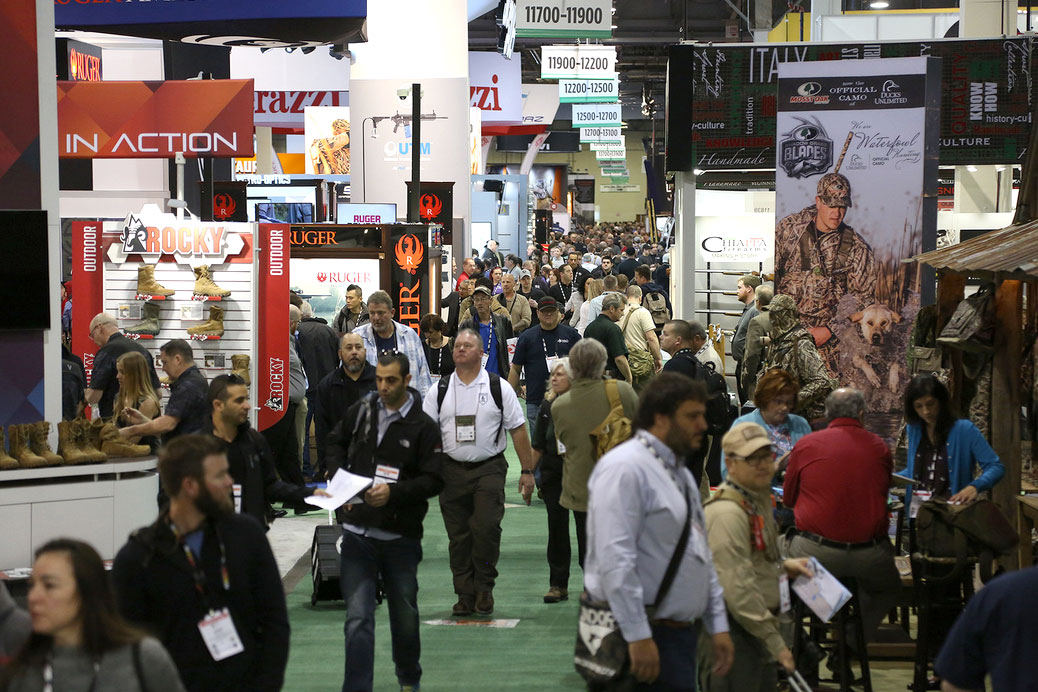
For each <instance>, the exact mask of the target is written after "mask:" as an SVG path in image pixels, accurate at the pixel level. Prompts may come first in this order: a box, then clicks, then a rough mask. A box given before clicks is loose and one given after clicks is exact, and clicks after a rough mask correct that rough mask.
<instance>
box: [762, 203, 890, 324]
mask: <svg viewBox="0 0 1038 692" xmlns="http://www.w3.org/2000/svg"><path fill="white" fill-rule="evenodd" d="M816 214H817V209H816V208H815V206H814V205H813V204H812V205H811V206H810V207H806V208H804V209H802V210H800V211H798V212H796V213H794V214H790V215H789V216H787V217H785V218H784V219H782V220H781V221H779V222H778V225H777V226H776V227H775V272H776V277H777V279H778V282H777V285H776V287H775V293H784V294H786V295H789V296H792V298H793V300H794V301H796V304H797V307H798V308H799V310H800V317H801V320H802V322H803V323H804V325H805V326H807V327H828V328H829V329H831V330H833V331H836V330H835V329H834V327H833V325H832V324H831V321H832V320H833V318H834V317H835V316H836V306H837V304H838V303H839V302H840V298H842V297H843V296H844V295H845V294H847V293H851V294H852V295H854V296H855V298H857V300H858V308H862V307H865V306H867V305H869V304H871V303H872V302H873V300H874V295H875V293H876V278H877V272H876V261H875V258H874V256H873V252H872V248H871V247H869V244H868V243H866V242H865V241H864V240H863V239H862V237H861V236H860V235H858V234H857V233H856V232H855V231H854V229H853V228H851V227H850V226H848V225H847V224H840V227H839V228H838V229H837V230H836V231H833V232H830V233H823V234H821V236H820V237H819V238H817V239H816V238H815V230H814V223H815V216H816ZM805 250H806V252H807V254H806V256H805V254H804V252H805Z"/></svg>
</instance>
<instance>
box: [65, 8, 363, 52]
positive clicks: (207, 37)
mask: <svg viewBox="0 0 1038 692" xmlns="http://www.w3.org/2000/svg"><path fill="white" fill-rule="evenodd" d="M367 9H368V6H367V0H292V2H284V0H219V1H218V2H217V1H215V0H208V1H203V2H169V1H168V0H167V1H166V2H106V1H102V0H93V2H86V1H84V0H54V26H55V27H57V28H58V29H59V30H61V29H79V30H82V31H99V32H101V33H105V34H123V35H126V36H140V37H141V38H156V39H166V40H170V41H183V42H185V43H199V44H204V45H213V46H251V47H254V48H272V47H303V46H319V45H323V44H328V43H356V42H361V41H365V40H366V39H367V26H366V18H367Z"/></svg>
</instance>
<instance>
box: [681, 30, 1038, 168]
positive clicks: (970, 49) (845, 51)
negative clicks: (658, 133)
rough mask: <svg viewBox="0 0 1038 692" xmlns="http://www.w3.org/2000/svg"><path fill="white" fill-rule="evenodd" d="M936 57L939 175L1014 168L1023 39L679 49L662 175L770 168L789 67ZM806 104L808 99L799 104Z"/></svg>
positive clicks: (1025, 95)
mask: <svg viewBox="0 0 1038 692" xmlns="http://www.w3.org/2000/svg"><path fill="white" fill-rule="evenodd" d="M913 56H933V57H939V58H943V65H942V68H941V119H940V139H939V147H940V157H941V158H940V162H941V165H942V166H950V165H967V164H996V163H1021V162H1022V161H1023V158H1024V154H1025V153H1026V150H1027V138H1028V136H1029V134H1030V131H1031V110H1032V107H1033V104H1034V88H1035V85H1034V83H1033V80H1032V75H1033V74H1034V70H1035V67H1036V66H1035V60H1036V57H1038V56H1036V54H1035V50H1034V40H1033V39H1032V38H1031V37H1029V36H1014V37H1009V38H992V39H979V40H978V39H952V40H947V39H944V40H942V39H938V40H928V41H898V42H878V41H877V42H875V43H851V44H834V43H799V44H779V43H771V44H749V43H742V44H727V45H725V44H720V45H711V46H708V45H705V44H680V45H675V46H671V48H670V59H669V62H668V66H667V70H668V75H667V76H668V79H667V124H666V128H667V170H669V171H690V170H692V169H693V168H698V169H701V170H704V171H708V170H724V169H728V170H746V169H759V168H767V167H769V166H771V165H772V163H773V162H774V160H775V154H776V151H775V146H776V137H781V134H782V133H781V132H776V125H775V118H776V103H775V83H776V81H777V80H778V78H779V69H780V66H782V65H784V64H786V63H814V62H839V63H846V62H850V63H851V64H852V65H853V64H856V63H857V62H859V61H861V60H871V59H873V58H900V57H913ZM805 96H809V95H807V94H805Z"/></svg>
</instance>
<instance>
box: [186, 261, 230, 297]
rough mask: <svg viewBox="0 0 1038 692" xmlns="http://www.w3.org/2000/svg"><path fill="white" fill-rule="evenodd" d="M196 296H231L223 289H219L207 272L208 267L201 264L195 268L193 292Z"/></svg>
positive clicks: (210, 274)
mask: <svg viewBox="0 0 1038 692" xmlns="http://www.w3.org/2000/svg"><path fill="white" fill-rule="evenodd" d="M194 294H195V295H196V296H219V297H221V298H226V297H227V296H229V295H231V292H230V291H228V290H227V289H225V288H220V287H219V286H217V285H216V282H215V281H213V275H212V273H211V272H210V271H209V265H208V264H203V265H202V266H200V267H195V290H194Z"/></svg>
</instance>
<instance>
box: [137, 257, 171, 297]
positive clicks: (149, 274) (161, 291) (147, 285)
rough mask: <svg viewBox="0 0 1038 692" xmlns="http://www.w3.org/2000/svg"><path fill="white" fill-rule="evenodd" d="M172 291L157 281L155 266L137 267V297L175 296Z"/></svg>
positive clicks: (144, 265) (143, 265)
mask: <svg viewBox="0 0 1038 692" xmlns="http://www.w3.org/2000/svg"><path fill="white" fill-rule="evenodd" d="M173 293H175V291H172V290H170V289H168V288H166V287H165V286H163V285H162V284H160V283H159V282H158V281H156V280H155V265H152V264H142V265H141V266H139V267H137V295H139V296H165V297H169V296H171V295H173Z"/></svg>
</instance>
